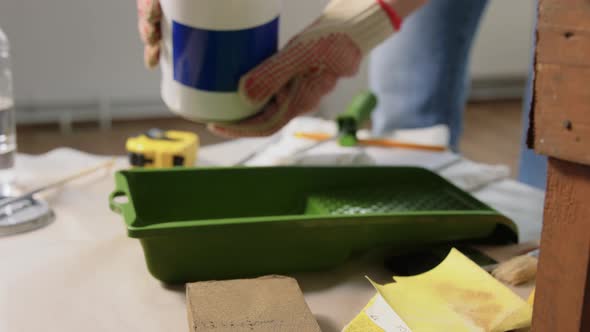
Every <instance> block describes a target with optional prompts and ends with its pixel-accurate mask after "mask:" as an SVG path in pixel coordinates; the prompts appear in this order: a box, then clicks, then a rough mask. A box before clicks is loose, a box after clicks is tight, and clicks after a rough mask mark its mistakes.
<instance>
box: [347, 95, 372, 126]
mask: <svg viewBox="0 0 590 332" xmlns="http://www.w3.org/2000/svg"><path fill="white" fill-rule="evenodd" d="M376 106H377V97H376V96H375V95H374V94H373V93H372V92H369V91H367V92H363V93H361V94H359V95H358V96H356V97H355V98H354V99H353V100H352V102H351V103H350V104H349V105H348V108H347V109H346V112H344V113H342V114H340V115H339V116H338V122H340V121H341V120H345V121H354V122H355V123H356V125H357V128H358V127H360V126H362V125H363V124H364V123H365V122H367V121H369V119H370V118H371V113H373V110H374V109H375V107H376Z"/></svg>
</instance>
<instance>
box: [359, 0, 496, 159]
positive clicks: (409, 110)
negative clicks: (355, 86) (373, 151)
mask: <svg viewBox="0 0 590 332" xmlns="http://www.w3.org/2000/svg"><path fill="white" fill-rule="evenodd" d="M486 4H487V0H430V1H429V3H428V4H427V5H426V6H425V7H423V8H421V9H420V10H419V11H417V12H416V13H414V14H413V15H412V16H411V17H410V18H409V19H407V20H406V21H405V22H404V23H403V26H402V29H401V31H400V32H399V33H398V34H397V35H395V36H394V37H392V38H391V39H390V40H388V41H386V42H385V43H384V44H383V45H381V46H380V47H378V48H377V49H376V50H374V51H373V54H372V56H371V64H370V82H371V89H372V91H373V92H375V93H376V94H377V96H378V98H379V105H378V107H377V109H376V111H375V113H374V116H373V128H374V131H375V134H376V135H382V134H384V133H386V132H388V131H391V130H394V129H400V128H420V127H427V126H432V125H436V124H446V125H448V126H449V128H450V130H451V146H452V148H453V149H457V148H458V144H459V138H460V136H461V132H462V124H463V120H462V119H463V109H464V107H465V102H466V99H467V95H468V86H469V77H468V69H469V68H468V67H469V66H468V64H469V53H470V50H471V45H472V41H473V39H474V36H475V34H476V32H477V28H478V26H479V21H480V18H481V16H482V13H483V12H484V9H485V7H486Z"/></svg>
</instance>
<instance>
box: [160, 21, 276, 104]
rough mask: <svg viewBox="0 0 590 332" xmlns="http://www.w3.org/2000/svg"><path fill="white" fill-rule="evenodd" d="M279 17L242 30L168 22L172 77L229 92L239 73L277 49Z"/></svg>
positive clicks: (235, 84)
mask: <svg viewBox="0 0 590 332" xmlns="http://www.w3.org/2000/svg"><path fill="white" fill-rule="evenodd" d="M278 33H279V18H276V19H275V20H273V21H271V22H269V23H267V24H264V25H262V26H259V27H255V28H250V29H245V30H231V31H212V30H205V29H198V28H193V27H190V26H187V25H184V24H181V23H178V22H175V21H173V22H172V45H173V46H172V49H173V61H174V79H175V80H176V81H178V82H180V83H182V84H184V85H186V86H189V87H191V88H195V89H198V90H203V91H212V92H233V91H236V90H237V89H238V83H239V81H240V77H242V76H243V75H244V74H246V73H247V72H248V71H250V70H251V69H253V68H254V67H256V66H257V65H258V64H260V63H261V62H262V61H264V60H265V59H266V58H268V57H270V56H271V55H273V54H274V53H275V52H276V51H277V49H278Z"/></svg>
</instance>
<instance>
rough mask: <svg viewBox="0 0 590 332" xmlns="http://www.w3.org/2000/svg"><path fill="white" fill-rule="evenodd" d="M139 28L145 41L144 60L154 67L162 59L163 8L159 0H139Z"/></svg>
mask: <svg viewBox="0 0 590 332" xmlns="http://www.w3.org/2000/svg"><path fill="white" fill-rule="evenodd" d="M137 17H138V28H139V35H140V36H141V40H142V41H143V43H144V51H143V60H144V63H145V66H146V67H148V68H150V69H152V68H155V67H156V66H157V65H158V62H159V61H160V40H161V38H162V34H161V32H160V20H161V19H162V9H161V8H160V1H158V0H137Z"/></svg>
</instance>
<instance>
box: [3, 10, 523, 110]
mask: <svg viewBox="0 0 590 332" xmlns="http://www.w3.org/2000/svg"><path fill="white" fill-rule="evenodd" d="M450 1H452V0H450ZM325 3H327V0H285V1H284V15H283V21H282V24H283V29H282V32H281V36H282V39H283V42H284V41H286V40H287V39H288V38H289V37H290V36H292V35H293V34H294V33H295V32H296V31H298V30H299V29H301V28H303V27H304V26H305V25H307V24H308V23H309V22H311V21H312V20H313V18H314V17H315V16H316V15H317V14H318V13H319V12H320V11H321V8H322V7H323V6H324V5H325ZM135 15H136V14H135V1H134V0H101V1H90V0H51V1H42V0H2V1H0V26H1V27H2V28H3V29H4V30H5V32H6V33H7V34H8V37H9V39H10V41H11V43H12V48H13V52H12V53H13V57H14V59H13V64H14V77H15V94H16V98H17V104H23V105H25V104H33V105H45V104H47V103H58V104H64V103H66V104H67V103H69V102H84V101H87V100H96V99H97V98H107V99H112V100H127V101H133V100H153V101H157V100H158V99H159V91H158V85H159V73H158V72H157V71H155V72H149V71H147V70H145V69H144V68H143V63H142V51H141V45H140V42H139V40H138V37H137V33H136V18H135ZM532 17H533V10H532V0H519V1H510V0H495V1H491V8H490V10H489V12H488V14H487V16H486V19H485V21H484V27H483V29H482V33H481V36H480V39H479V40H478V42H477V45H476V49H475V52H474V59H473V66H472V72H473V75H474V77H477V78H486V77H495V76H518V75H524V74H525V73H526V70H527V66H528V54H529V42H528V40H529V36H530V28H531V22H532ZM365 67H366V65H365ZM366 80H367V75H366V70H365V69H363V71H362V72H361V73H360V75H359V77H358V78H356V79H354V80H346V81H344V82H341V84H340V85H339V87H338V89H337V91H336V92H335V93H334V94H333V95H332V96H330V98H328V99H327V100H326V101H325V103H324V108H325V109H328V110H331V112H330V113H332V112H333V111H337V110H341V109H343V107H344V105H345V104H346V102H347V101H348V99H349V98H350V95H352V94H354V93H355V92H357V91H359V90H361V89H363V88H364V87H365V86H366Z"/></svg>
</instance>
